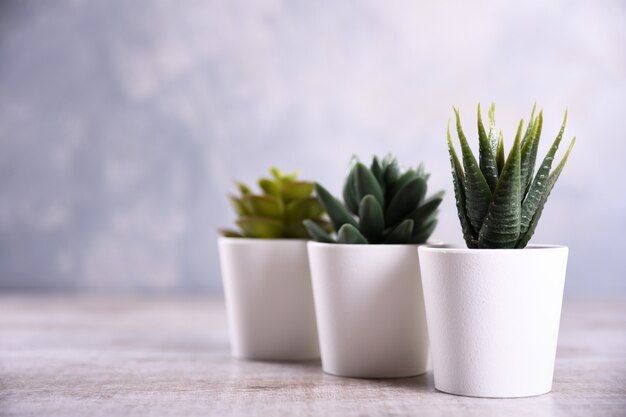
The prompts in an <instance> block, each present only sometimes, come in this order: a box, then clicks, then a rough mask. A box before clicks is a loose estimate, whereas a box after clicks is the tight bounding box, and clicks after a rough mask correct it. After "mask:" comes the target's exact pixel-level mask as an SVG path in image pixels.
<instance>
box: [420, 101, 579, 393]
mask: <svg viewBox="0 0 626 417" xmlns="http://www.w3.org/2000/svg"><path fill="white" fill-rule="evenodd" d="M455 115H456V127H457V133H458V136H459V140H460V143H461V152H462V160H463V164H462V165H461V162H460V161H459V158H458V157H457V154H456V152H455V149H454V146H453V144H452V140H451V138H450V127H449V123H448V151H449V153H450V160H451V163H452V181H453V184H454V191H455V196H456V206H457V209H458V215H459V219H460V222H461V228H462V231H463V237H464V239H465V242H466V244H467V249H456V248H452V247H447V246H435V245H433V246H422V247H420V248H419V256H420V266H421V271H422V284H423V287H424V297H425V302H426V316H427V320H428V330H429V335H430V343H431V349H432V356H433V370H434V378H435V387H436V388H437V389H438V390H440V391H444V392H448V393H452V394H457V395H467V396H477V397H525V396H532V395H539V394H543V393H546V392H548V391H550V390H551V387H552V376H553V371H554V359H555V354H556V344H557V336H558V329H559V318H560V312H561V301H562V297H563V286H564V281H565V270H566V266H567V255H568V248H567V247H564V246H548V245H538V246H527V244H528V242H529V240H530V239H531V237H532V235H533V233H534V231H535V228H536V227H537V223H538V221H539V218H540V217H541V213H542V211H543V208H544V205H545V203H546V200H547V199H548V196H549V195H550V192H551V190H552V188H553V187H554V184H555V183H556V181H557V179H558V178H559V175H560V174H561V171H562V170H563V167H564V165H565V162H566V161H567V157H568V155H569V153H570V151H571V149H572V146H573V145H574V142H575V138H574V139H572V142H571V144H570V145H569V148H568V149H567V151H566V152H565V155H564V156H563V159H562V160H561V161H560V162H559V163H558V165H557V166H556V168H555V169H554V170H552V171H551V168H552V162H553V160H554V157H555V154H556V152H557V149H558V147H559V144H560V143H561V138H562V137H563V131H564V129H565V123H566V120H567V112H566V113H565V118H564V119H563V124H562V126H561V129H560V131H559V133H558V135H557V137H556V139H555V141H554V143H553V144H552V146H551V147H550V149H549V150H548V152H547V155H546V156H545V158H544V159H543V161H542V162H541V164H540V165H539V168H538V170H537V173H536V174H534V168H535V161H536V157H537V149H538V146H539V139H540V137H541V130H542V125H543V113H542V112H539V115H538V116H537V117H535V109H534V108H533V112H532V113H531V117H530V120H529V122H528V125H527V127H526V129H525V130H523V121H521V122H520V124H519V127H518V128H517V134H516V136H515V140H514V142H513V146H512V148H511V150H510V152H509V154H508V157H507V158H506V160H505V158H504V143H503V138H502V133H501V132H500V134H499V135H498V134H496V128H495V117H494V106H493V105H492V106H491V108H490V110H489V128H488V133H487V132H486V131H485V127H484V125H483V122H482V118H481V112H480V105H479V107H478V140H479V160H478V161H476V159H475V157H474V155H473V153H472V151H471V149H470V146H469V144H468V142H467V139H466V138H465V135H464V134H463V130H462V128H461V121H460V118H459V112H458V111H457V110H456V109H455Z"/></svg>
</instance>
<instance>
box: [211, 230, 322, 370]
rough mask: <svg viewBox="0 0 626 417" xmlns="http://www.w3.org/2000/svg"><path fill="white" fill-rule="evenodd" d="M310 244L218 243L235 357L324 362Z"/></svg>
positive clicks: (232, 240) (237, 240)
mask: <svg viewBox="0 0 626 417" xmlns="http://www.w3.org/2000/svg"><path fill="white" fill-rule="evenodd" d="M306 244H307V241H305V240H293V239H289V240H288V239H285V240H268V239H242V238H226V237H221V238H220V239H219V252H220V263H221V267H222V279H223V282H224V295H225V299H226V312H227V317H228V328H229V334H230V343H231V350H232V354H233V356H235V357H238V358H244V359H254V360H272V361H306V360H313V359H318V358H319V343H318V338H317V327H316V324H315V311H314V306H313V293H312V289H311V278H310V273H309V262H308V257H307V249H306Z"/></svg>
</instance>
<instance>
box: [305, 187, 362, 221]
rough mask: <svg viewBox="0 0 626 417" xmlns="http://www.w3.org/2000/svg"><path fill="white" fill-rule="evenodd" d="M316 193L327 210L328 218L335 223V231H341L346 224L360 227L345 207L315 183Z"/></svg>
mask: <svg viewBox="0 0 626 417" xmlns="http://www.w3.org/2000/svg"><path fill="white" fill-rule="evenodd" d="M315 191H316V192H317V196H318V197H319V199H320V202H321V203H322V205H323V206H324V209H326V212H327V213H328V217H330V220H331V221H332V222H333V224H334V226H335V229H339V228H340V227H341V226H342V225H344V224H351V225H352V226H354V227H358V224H357V222H356V220H354V217H352V215H351V214H350V212H348V210H347V209H346V208H345V207H344V205H343V204H341V203H340V202H339V201H338V200H337V199H336V198H335V197H333V196H332V194H331V193H329V192H328V190H326V188H324V187H322V186H321V185H320V184H318V183H315Z"/></svg>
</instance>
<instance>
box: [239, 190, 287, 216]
mask: <svg viewBox="0 0 626 417" xmlns="http://www.w3.org/2000/svg"><path fill="white" fill-rule="evenodd" d="M241 201H242V203H243V205H244V207H245V208H246V210H247V212H248V213H250V215H252V216H258V217H268V218H271V219H276V220H281V219H282V218H283V216H284V215H285V205H284V203H283V202H282V200H280V199H279V198H278V197H274V196H271V195H253V194H249V195H246V196H243V197H242V198H241Z"/></svg>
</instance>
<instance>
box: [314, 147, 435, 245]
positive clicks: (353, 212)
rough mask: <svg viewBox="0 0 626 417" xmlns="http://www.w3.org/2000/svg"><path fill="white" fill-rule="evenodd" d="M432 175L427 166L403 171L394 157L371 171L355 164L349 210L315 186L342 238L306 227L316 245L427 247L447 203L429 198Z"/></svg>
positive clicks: (345, 193)
mask: <svg viewBox="0 0 626 417" xmlns="http://www.w3.org/2000/svg"><path fill="white" fill-rule="evenodd" d="M429 175H430V174H426V173H424V166H423V164H420V166H419V167H418V168H417V170H414V169H409V170H406V171H402V170H401V169H400V168H399V166H398V163H397V161H396V159H395V158H393V157H392V156H391V155H388V156H387V157H385V158H384V159H383V160H382V162H381V161H379V160H378V158H376V157H374V159H373V161H372V164H371V166H370V167H369V168H368V167H366V166H365V165H363V164H362V163H360V162H359V161H358V160H357V159H356V158H353V160H352V164H351V167H350V170H349V174H348V177H347V179H346V182H345V185H344V188H343V199H344V202H345V205H344V204H342V203H341V202H340V201H339V200H337V199H336V198H335V197H333V196H332V195H331V194H330V193H329V192H328V191H327V190H326V189H325V188H324V187H322V186H321V185H320V184H315V187H316V190H317V195H318V196H319V198H320V201H321V202H322V205H323V206H324V208H325V209H326V211H327V212H328V216H329V217H330V219H331V221H332V222H333V224H334V226H335V229H336V230H337V231H338V232H337V238H336V239H334V238H333V237H332V236H331V235H330V234H329V233H328V232H327V231H325V230H323V229H322V228H320V227H319V225H318V224H316V223H315V222H313V221H310V220H305V222H304V224H305V225H306V227H307V229H308V231H309V234H310V235H311V237H312V238H313V239H314V240H317V241H320V242H326V243H334V242H337V243H352V244H366V243H369V244H378V243H386V244H411V243H413V244H415V243H423V242H425V241H426V240H427V239H428V238H429V237H430V235H431V234H432V232H433V231H434V230H435V226H436V225H437V214H438V207H439V204H440V203H441V200H442V198H443V192H438V193H436V194H435V195H433V196H432V197H430V198H427V199H425V198H424V197H425V196H426V189H427V184H426V183H427V181H428V177H429Z"/></svg>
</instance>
